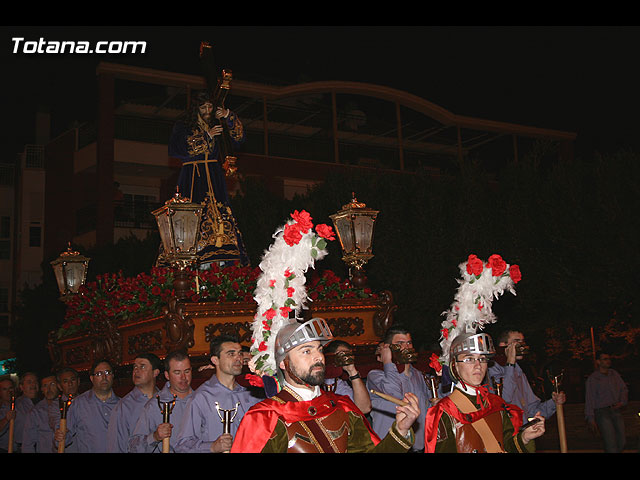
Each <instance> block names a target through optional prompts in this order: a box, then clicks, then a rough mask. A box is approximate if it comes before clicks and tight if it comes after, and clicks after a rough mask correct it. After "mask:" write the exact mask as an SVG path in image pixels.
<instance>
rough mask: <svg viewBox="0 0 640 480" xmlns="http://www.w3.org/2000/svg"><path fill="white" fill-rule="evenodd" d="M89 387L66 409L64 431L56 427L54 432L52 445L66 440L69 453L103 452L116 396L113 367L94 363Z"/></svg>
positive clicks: (105, 449)
mask: <svg viewBox="0 0 640 480" xmlns="http://www.w3.org/2000/svg"><path fill="white" fill-rule="evenodd" d="M89 379H90V380H91V384H92V387H91V389H90V390H87V391H86V392H84V393H82V394H80V395H78V396H77V397H75V398H74V399H73V400H72V402H71V406H70V407H69V410H68V412H67V430H66V436H65V432H63V431H61V430H60V427H59V422H58V427H57V428H56V431H55V433H54V440H55V441H54V447H55V448H57V446H58V443H59V442H61V441H63V439H64V441H65V449H64V451H65V452H68V453H105V452H106V451H107V427H108V425H109V418H110V417H111V412H112V410H113V409H114V407H115V406H116V405H117V403H118V401H119V400H120V397H118V396H117V395H116V394H115V392H114V391H113V389H112V386H113V367H112V366H111V363H109V362H108V361H106V360H100V361H98V362H96V363H95V364H94V366H93V367H92V368H91V373H90V374H89Z"/></svg>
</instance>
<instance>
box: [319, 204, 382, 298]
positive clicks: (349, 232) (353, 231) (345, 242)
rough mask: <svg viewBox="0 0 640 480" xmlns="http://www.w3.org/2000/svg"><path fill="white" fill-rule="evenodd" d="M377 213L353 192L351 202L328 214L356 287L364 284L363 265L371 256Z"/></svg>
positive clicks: (350, 276)
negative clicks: (359, 200) (360, 200)
mask: <svg viewBox="0 0 640 480" xmlns="http://www.w3.org/2000/svg"><path fill="white" fill-rule="evenodd" d="M378 213H379V211H378V210H373V209H371V208H367V206H366V205H365V204H364V203H362V202H358V200H357V199H356V197H355V193H354V194H353V198H352V200H351V203H349V204H347V205H343V207H342V210H340V211H339V212H337V213H335V214H333V215H330V218H331V220H332V221H333V225H334V227H335V230H336V232H337V233H338V239H339V240H340V245H341V247H342V254H343V256H342V260H343V261H344V262H345V263H346V264H347V265H348V266H349V278H350V279H351V282H352V283H353V284H354V285H355V286H356V287H363V286H364V285H365V284H366V276H365V274H364V265H365V264H366V263H367V262H368V261H369V260H371V259H372V258H373V253H372V251H373V230H374V226H375V223H376V218H377V216H378Z"/></svg>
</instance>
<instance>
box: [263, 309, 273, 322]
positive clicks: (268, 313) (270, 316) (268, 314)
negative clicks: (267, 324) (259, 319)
mask: <svg viewBox="0 0 640 480" xmlns="http://www.w3.org/2000/svg"><path fill="white" fill-rule="evenodd" d="M262 316H263V317H267V320H273V317H275V316H276V311H275V310H274V309H273V308H270V309H269V310H267V311H266V312H264V313H263V314H262Z"/></svg>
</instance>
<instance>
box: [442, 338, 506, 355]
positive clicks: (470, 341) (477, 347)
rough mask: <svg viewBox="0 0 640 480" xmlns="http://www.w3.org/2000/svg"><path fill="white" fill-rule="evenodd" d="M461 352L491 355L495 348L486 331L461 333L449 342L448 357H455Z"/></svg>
mask: <svg viewBox="0 0 640 480" xmlns="http://www.w3.org/2000/svg"><path fill="white" fill-rule="evenodd" d="M461 353H468V354H477V355H489V356H493V355H495V353H496V349H495V347H494V346H493V340H492V339H491V337H490V336H489V335H488V334H486V333H461V334H460V335H458V336H457V337H456V338H454V339H453V341H452V342H451V346H450V347H449V358H455V357H456V356H458V355H460V354H461Z"/></svg>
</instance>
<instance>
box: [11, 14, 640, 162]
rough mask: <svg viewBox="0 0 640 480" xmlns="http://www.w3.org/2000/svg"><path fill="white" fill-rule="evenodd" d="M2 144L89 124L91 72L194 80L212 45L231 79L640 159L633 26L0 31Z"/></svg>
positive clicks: (636, 30) (639, 35)
mask: <svg viewBox="0 0 640 480" xmlns="http://www.w3.org/2000/svg"><path fill="white" fill-rule="evenodd" d="M0 31H1V32H2V39H1V41H2V49H1V52H2V58H1V59H0V62H1V65H2V70H3V73H2V77H3V78H2V82H3V85H2V90H1V91H2V95H3V98H2V106H3V108H4V110H5V111H4V115H3V117H4V121H3V128H2V132H3V133H2V145H3V147H5V148H4V151H5V152H6V153H9V154H12V153H13V152H18V151H20V150H21V149H22V145H23V144H24V143H28V142H32V141H33V126H34V119H33V111H34V110H35V108H36V106H37V105H38V104H44V105H47V106H48V107H49V108H50V110H51V113H52V121H53V127H52V128H53V132H52V133H53V135H56V134H58V133H60V132H61V131H62V130H64V129H65V128H66V127H67V126H68V125H69V124H70V122H71V121H72V120H78V121H85V120H91V119H92V118H93V115H94V108H95V95H94V94H93V92H94V87H95V67H96V65H97V64H98V62H99V61H109V62H115V63H126V64H133V65H139V66H143V67H150V68H158V69H162V70H169V71H177V72H184V73H193V74H199V73H200V70H199V65H198V55H197V50H198V45H199V43H200V41H201V40H208V41H210V42H211V43H212V44H213V45H214V48H215V50H214V51H215V57H216V61H217V63H218V65H219V66H220V67H221V68H222V67H227V68H230V69H231V70H233V74H234V78H235V79H244V80H255V81H266V82H271V81H272V82H274V83H276V82H286V83H295V82H298V81H301V80H303V79H306V80H351V81H361V82H368V83H374V84H381V85H387V86H391V87H395V88H398V89H400V90H405V91H407V92H410V93H413V94H416V95H419V96H421V97H423V98H425V99H426V100H429V101H431V102H433V103H435V104H437V105H439V106H441V107H443V108H445V109H447V110H450V111H452V112H453V113H456V114H461V115H469V116H475V117H480V118H486V119H490V120H498V121H505V122H514V123H521V124H525V125H532V126H537V127H543V128H555V129H559V130H567V131H573V132H577V133H578V142H577V145H576V149H577V152H578V154H580V153H583V152H590V151H592V150H593V149H597V150H599V151H615V150H618V149H619V148H632V149H635V150H637V151H640V135H638V132H639V131H640V130H639V128H638V127H640V117H639V115H638V112H639V111H640V110H639V108H638V107H639V106H640V99H639V96H638V94H637V89H638V86H639V85H640V67H639V63H638V61H637V48H638V45H639V40H640V27H619V26H616V27H598V26H592V27H578V26H567V27H562V26H553V27H531V26H520V27H502V26H494V27H471V26H462V27H455V26H449V27H444V26H298V27H290V26H271V27H267V26H226V27H215V26H212V27H199V26H190V27H177V26H160V27H148V26H143V27H133V26H126V27H115V26H114V27H109V26H90V27H78V26H72V27H46V26H36V27H25V26H18V27H11V26H3V27H0ZM14 37H24V38H25V39H26V40H38V39H39V38H41V37H42V38H44V39H45V40H58V41H62V40H77V41H80V40H88V41H92V42H94V41H97V40H145V41H146V42H147V53H146V54H134V55H96V54H93V55H81V54H73V55H72V54H66V55H55V54H24V53H18V54H15V53H13V47H14V42H13V41H12V38H14Z"/></svg>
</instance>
